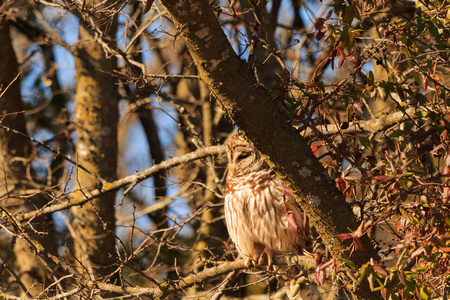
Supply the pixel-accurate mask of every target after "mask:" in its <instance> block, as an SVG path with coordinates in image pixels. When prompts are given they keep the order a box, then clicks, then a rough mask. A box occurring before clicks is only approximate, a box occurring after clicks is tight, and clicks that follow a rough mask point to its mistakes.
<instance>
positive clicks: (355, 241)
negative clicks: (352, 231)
mask: <svg viewBox="0 0 450 300" xmlns="http://www.w3.org/2000/svg"><path fill="white" fill-rule="evenodd" d="M353 242H354V243H355V246H356V248H358V249H359V250H361V251H363V250H364V247H363V245H362V244H361V241H360V240H359V238H357V237H356V236H354V237H353Z"/></svg>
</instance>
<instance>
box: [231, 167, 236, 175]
mask: <svg viewBox="0 0 450 300" xmlns="http://www.w3.org/2000/svg"><path fill="white" fill-rule="evenodd" d="M231 173H233V175H236V168H235V167H231Z"/></svg>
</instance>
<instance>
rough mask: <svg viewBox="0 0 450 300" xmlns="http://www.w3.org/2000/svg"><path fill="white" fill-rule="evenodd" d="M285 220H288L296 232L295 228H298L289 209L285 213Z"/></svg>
mask: <svg viewBox="0 0 450 300" xmlns="http://www.w3.org/2000/svg"><path fill="white" fill-rule="evenodd" d="M286 220H287V221H288V224H289V226H290V227H291V228H292V230H294V231H295V232H297V228H298V224H297V220H295V216H294V214H293V213H292V212H291V211H288V212H287V213H286Z"/></svg>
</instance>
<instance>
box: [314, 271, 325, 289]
mask: <svg viewBox="0 0 450 300" xmlns="http://www.w3.org/2000/svg"><path fill="white" fill-rule="evenodd" d="M314 280H315V281H316V283H317V284H318V285H322V284H323V283H324V282H325V272H324V271H323V270H320V271H319V272H316V274H314Z"/></svg>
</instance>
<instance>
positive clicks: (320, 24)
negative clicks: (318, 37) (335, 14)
mask: <svg viewBox="0 0 450 300" xmlns="http://www.w3.org/2000/svg"><path fill="white" fill-rule="evenodd" d="M324 23H325V19H324V18H318V19H317V21H316V23H315V24H314V27H315V28H316V29H321V28H322V27H323V24H324Z"/></svg>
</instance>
